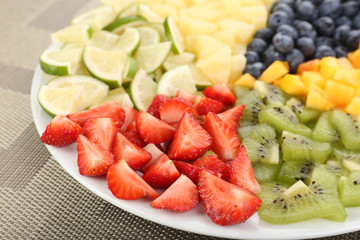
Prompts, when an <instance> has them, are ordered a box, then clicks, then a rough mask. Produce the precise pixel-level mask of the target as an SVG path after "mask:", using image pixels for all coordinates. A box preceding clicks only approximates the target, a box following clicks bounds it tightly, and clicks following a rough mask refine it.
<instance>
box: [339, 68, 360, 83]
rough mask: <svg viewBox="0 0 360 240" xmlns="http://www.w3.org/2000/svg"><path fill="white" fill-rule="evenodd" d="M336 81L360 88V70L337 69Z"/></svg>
mask: <svg viewBox="0 0 360 240" xmlns="http://www.w3.org/2000/svg"><path fill="white" fill-rule="evenodd" d="M333 79H334V80H337V81H339V82H342V83H345V84H348V85H351V86H354V87H359V86H360V70H359V69H337V70H336V71H335V73H334V76H333Z"/></svg>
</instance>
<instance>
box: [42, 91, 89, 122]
mask: <svg viewBox="0 0 360 240" xmlns="http://www.w3.org/2000/svg"><path fill="white" fill-rule="evenodd" d="M83 95H84V88H83V87H81V86H74V87H70V88H57V87H50V86H46V85H43V86H41V87H40V88H39V92H38V101H39V103H40V106H41V107H42V108H43V109H44V110H45V112H47V113H48V114H49V115H51V116H53V117H54V116H56V115H58V114H61V115H66V114H69V113H74V112H77V111H80V110H82V109H81V105H82V104H81V102H82V97H83Z"/></svg>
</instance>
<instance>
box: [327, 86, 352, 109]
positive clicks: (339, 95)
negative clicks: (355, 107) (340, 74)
mask: <svg viewBox="0 0 360 240" xmlns="http://www.w3.org/2000/svg"><path fill="white" fill-rule="evenodd" d="M324 90H325V92H326V94H327V95H328V96H329V98H330V101H331V102H332V103H333V104H334V105H335V106H341V107H342V106H346V105H348V104H349V102H350V101H351V99H352V98H353V96H354V94H355V89H354V88H353V87H350V86H348V85H346V84H342V83H339V82H336V81H333V80H328V81H327V82H326V84H325V88H324Z"/></svg>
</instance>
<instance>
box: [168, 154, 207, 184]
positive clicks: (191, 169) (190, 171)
mask: <svg viewBox="0 0 360 240" xmlns="http://www.w3.org/2000/svg"><path fill="white" fill-rule="evenodd" d="M173 162H174V164H175V167H176V168H177V170H179V172H180V173H182V174H184V175H186V176H187V177H188V178H190V179H191V181H193V183H195V184H198V182H199V173H200V171H201V168H199V167H196V166H193V165H191V164H190V163H187V162H183V161H176V160H174V161H173Z"/></svg>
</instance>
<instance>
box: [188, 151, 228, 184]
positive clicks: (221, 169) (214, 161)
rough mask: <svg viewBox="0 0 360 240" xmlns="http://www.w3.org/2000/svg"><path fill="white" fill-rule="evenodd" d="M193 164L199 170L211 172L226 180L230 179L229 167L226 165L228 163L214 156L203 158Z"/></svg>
mask: <svg viewBox="0 0 360 240" xmlns="http://www.w3.org/2000/svg"><path fill="white" fill-rule="evenodd" d="M192 164H193V165H194V166H196V167H199V168H205V169H208V170H211V171H212V172H214V173H215V175H216V176H218V177H221V178H222V179H224V180H228V179H229V172H230V169H229V167H228V166H227V165H226V163H224V162H223V161H221V160H220V159H218V158H216V157H215V156H214V155H206V156H203V157H202V158H199V159H198V160H196V161H195V162H193V163H192Z"/></svg>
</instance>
